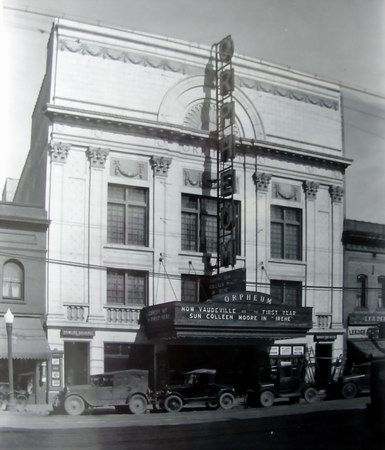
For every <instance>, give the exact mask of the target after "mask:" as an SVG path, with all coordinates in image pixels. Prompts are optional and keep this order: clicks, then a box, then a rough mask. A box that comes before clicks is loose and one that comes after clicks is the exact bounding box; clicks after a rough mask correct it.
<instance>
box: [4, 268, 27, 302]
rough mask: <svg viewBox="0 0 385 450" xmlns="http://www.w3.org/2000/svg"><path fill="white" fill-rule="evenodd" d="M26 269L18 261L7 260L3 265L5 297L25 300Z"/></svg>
mask: <svg viewBox="0 0 385 450" xmlns="http://www.w3.org/2000/svg"><path fill="white" fill-rule="evenodd" d="M23 296H24V270H23V266H22V265H21V264H20V263H19V262H17V261H7V262H6V263H5V264H4V266H3V298H4V299H12V300H23Z"/></svg>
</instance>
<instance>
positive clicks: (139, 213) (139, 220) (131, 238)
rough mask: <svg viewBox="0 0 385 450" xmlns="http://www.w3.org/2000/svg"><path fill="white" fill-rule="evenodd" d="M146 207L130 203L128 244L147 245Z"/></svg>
mask: <svg viewBox="0 0 385 450" xmlns="http://www.w3.org/2000/svg"><path fill="white" fill-rule="evenodd" d="M146 235H147V230H146V208H143V207H141V206H132V205H128V207H127V241H126V244H131V245H146Z"/></svg>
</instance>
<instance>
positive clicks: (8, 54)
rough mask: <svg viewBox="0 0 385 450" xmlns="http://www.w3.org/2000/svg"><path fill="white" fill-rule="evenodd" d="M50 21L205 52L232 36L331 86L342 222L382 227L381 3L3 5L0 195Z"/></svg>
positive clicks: (39, 75)
mask: <svg viewBox="0 0 385 450" xmlns="http://www.w3.org/2000/svg"><path fill="white" fill-rule="evenodd" d="M0 1H1V0H0ZM54 17H65V18H68V19H75V20H80V21H85V22H89V23H93V24H97V23H100V24H101V25H107V26H112V27H116V28H123V29H130V30H132V29H133V30H138V31H144V32H148V33H153V34H157V35H162V36H168V37H171V38H176V39H182V40H186V41H189V42H193V43H197V44H201V45H205V46H211V45H212V44H213V43H214V42H218V41H219V40H221V39H222V38H223V37H224V36H226V35H228V34H231V35H232V38H233V40H234V44H235V48H236V52H237V53H239V54H242V55H245V56H249V57H253V58H256V59H259V60H264V61H268V62H271V63H275V64H279V65H281V66H284V67H289V68H292V69H293V70H300V71H303V72H306V73H309V74H312V75H316V76H318V77H320V78H322V79H326V80H330V81H335V82H339V83H340V84H341V86H342V93H343V105H344V108H343V116H344V139H345V140H344V142H345V156H347V157H348V158H351V159H353V160H354V162H353V164H352V165H351V166H350V167H349V168H348V169H347V172H346V217H347V218H349V219H355V220H364V221H368V222H378V223H383V224H385V177H384V174H385V126H384V124H385V123H384V121H385V0H322V1H321V0H237V1H234V0H193V1H192V0H3V8H2V16H1V29H0V31H1V36H0V43H1V49H0V50H1V55H2V61H3V64H2V68H3V70H2V71H1V74H2V82H1V84H0V85H1V89H2V92H1V99H2V101H1V105H2V109H1V114H2V117H1V121H0V123H1V126H2V130H1V136H2V138H1V143H2V145H1V147H0V192H1V191H2V189H3V185H4V182H5V179H6V178H7V177H10V178H19V177H20V174H21V171H22V168H23V165H24V161H25V159H26V156H27V153H28V150H29V147H30V136H31V116H32V112H33V108H34V106H35V102H36V100H37V96H38V94H39V89H40V86H41V83H42V80H43V76H44V73H45V64H46V49H47V41H48V37H49V32H50V29H51V25H52V21H53V18H54ZM4 62H5V64H4Z"/></svg>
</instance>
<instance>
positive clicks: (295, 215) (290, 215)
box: [285, 208, 299, 222]
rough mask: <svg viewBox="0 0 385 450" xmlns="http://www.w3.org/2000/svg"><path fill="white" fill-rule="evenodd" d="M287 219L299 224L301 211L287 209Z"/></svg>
mask: <svg viewBox="0 0 385 450" xmlns="http://www.w3.org/2000/svg"><path fill="white" fill-rule="evenodd" d="M285 219H286V220H290V221H292V222H298V221H299V211H298V210H297V209H293V208H286V209H285Z"/></svg>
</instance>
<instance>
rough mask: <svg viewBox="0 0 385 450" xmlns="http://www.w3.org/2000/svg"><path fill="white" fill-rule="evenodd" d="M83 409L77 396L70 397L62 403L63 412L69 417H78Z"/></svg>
mask: <svg viewBox="0 0 385 450" xmlns="http://www.w3.org/2000/svg"><path fill="white" fill-rule="evenodd" d="M85 409H86V407H85V405H84V401H83V399H82V398H81V397H79V396H78V395H71V396H70V397H67V398H66V399H65V401H64V411H65V412H66V413H67V414H69V415H70V416H80V414H83V412H84V410H85Z"/></svg>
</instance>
